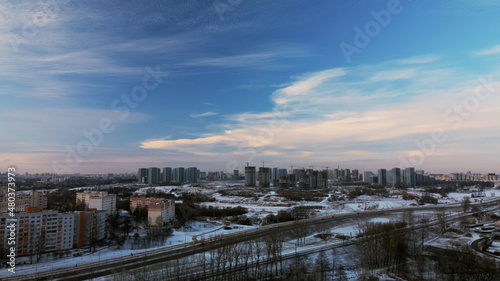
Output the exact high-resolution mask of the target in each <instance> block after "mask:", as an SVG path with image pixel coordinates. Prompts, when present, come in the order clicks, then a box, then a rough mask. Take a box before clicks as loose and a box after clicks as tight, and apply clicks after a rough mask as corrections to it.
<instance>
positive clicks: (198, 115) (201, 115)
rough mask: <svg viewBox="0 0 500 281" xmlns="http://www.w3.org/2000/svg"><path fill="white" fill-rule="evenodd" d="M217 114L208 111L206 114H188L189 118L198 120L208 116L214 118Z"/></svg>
mask: <svg viewBox="0 0 500 281" xmlns="http://www.w3.org/2000/svg"><path fill="white" fill-rule="evenodd" d="M217 114H219V113H218V112H211V111H208V112H205V113H199V114H195V113H193V114H190V115H189V116H190V117H192V118H200V117H208V116H214V115H217Z"/></svg>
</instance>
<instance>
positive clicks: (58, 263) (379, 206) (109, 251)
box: [0, 182, 500, 278]
mask: <svg viewBox="0 0 500 281" xmlns="http://www.w3.org/2000/svg"><path fill="white" fill-rule="evenodd" d="M139 186H142V185H139ZM90 188H92V187H88V189H90ZM150 188H151V187H145V186H143V187H141V188H139V189H138V190H137V191H136V195H142V194H145V193H146V190H147V189H150ZM235 188H241V189H244V188H243V187H242V186H241V184H240V183H230V184H228V183H225V182H216V183H213V184H211V185H209V186H207V187H204V188H201V187H195V186H191V185H184V186H159V187H154V189H157V190H161V191H163V192H166V193H171V194H174V195H176V196H178V195H179V194H181V193H183V192H201V193H205V194H208V195H210V196H213V197H214V198H216V202H206V203H203V204H204V205H207V206H214V207H236V206H242V207H245V208H247V209H248V211H249V213H248V214H247V215H248V216H249V217H251V216H257V217H259V218H263V217H265V216H267V215H268V214H271V213H273V214H277V213H278V211H280V210H286V209H290V208H292V207H297V206H315V207H317V209H315V210H316V215H323V216H330V215H335V214H345V213H356V212H363V211H367V210H384V209H393V208H402V207H405V208H410V207H411V208H415V209H417V210H418V206H416V205H417V204H415V203H416V202H415V200H403V199H402V196H401V195H400V194H392V195H391V196H390V198H381V197H378V196H360V197H358V198H356V199H354V200H347V198H346V197H343V198H344V201H330V200H329V198H330V197H331V196H332V195H336V196H338V195H339V194H338V192H337V193H334V192H329V193H328V194H326V196H325V197H324V199H323V200H321V201H319V202H316V201H300V202H295V201H290V200H287V199H286V198H283V197H280V196H279V195H278V193H277V191H276V190H275V189H272V188H271V189H269V190H267V191H259V192H256V193H255V194H254V195H255V196H252V197H242V196H235V195H231V196H227V195H226V196H224V195H221V193H219V191H220V190H221V189H222V190H224V189H227V190H229V189H232V190H234V189H235ZM79 189H81V188H79ZM408 193H410V194H412V195H415V196H421V195H422V191H419V190H410V191H409V192H408ZM496 193H498V194H499V195H500V192H498V191H497V192H496ZM485 195H486V197H484V198H478V199H479V200H488V199H491V198H492V197H495V196H496V194H495V191H494V190H487V191H485ZM433 196H438V197H439V198H438V199H439V203H440V204H441V203H443V204H452V203H460V202H462V200H463V199H464V197H471V193H470V192H467V193H450V194H449V195H448V196H447V197H444V198H443V197H441V196H440V195H437V194H433ZM389 220H390V219H389V218H383V217H382V218H375V219H373V220H372V221H373V222H387V221H389ZM223 226H224V225H223V224H222V222H216V221H204V222H199V221H197V222H192V223H190V224H189V225H188V226H187V227H185V228H184V229H180V230H176V231H174V233H173V236H171V237H169V238H168V239H166V240H165V243H164V245H163V246H161V247H169V246H175V245H179V244H183V243H185V242H191V241H193V239H194V240H201V239H207V238H210V237H212V236H216V235H221V234H226V233H231V232H238V231H242V230H246V229H250V228H255V227H258V226H257V225H255V226H242V225H233V224H231V225H229V226H230V227H231V228H232V229H231V230H225V229H223ZM331 232H332V233H334V234H342V235H345V236H355V235H356V234H357V233H358V227H357V225H356V223H355V222H353V224H352V225H342V226H338V227H335V228H332V229H331ZM455 238H456V237H455ZM455 238H453V237H452V238H450V239H455ZM322 242H323V241H322V240H321V239H319V238H316V237H314V235H311V236H309V237H308V238H307V243H306V245H308V246H311V247H314V246H318V244H321V243H322ZM436 243H438V244H442V243H444V242H443V241H436ZM287 244H288V247H287V248H286V250H287V251H291V250H292V249H293V250H295V245H294V243H293V241H289V242H288V243H287ZM157 248H159V247H157ZM492 249H500V246H499V245H497V244H495V245H494V247H492ZM78 251H82V250H78ZM142 251H144V250H131V245H130V244H129V243H126V244H125V245H124V246H123V247H122V248H121V249H117V248H116V246H114V247H104V248H101V249H98V251H97V252H95V253H92V254H90V253H88V252H86V253H84V255H83V256H78V257H73V256H72V255H70V256H69V257H66V256H65V257H63V258H56V259H55V258H53V256H52V254H50V253H49V254H47V255H45V256H44V257H43V258H42V260H41V262H39V263H38V264H33V265H32V264H25V265H19V266H17V267H16V272H17V274H27V273H34V272H36V271H42V270H50V269H53V268H60V267H67V266H76V265H77V264H82V263H88V262H99V261H102V260H105V259H113V258H116V257H119V256H128V255H131V254H134V253H139V252H142ZM17 261H18V262H27V261H29V258H26V257H24V258H18V259H17ZM9 274H11V273H9V272H7V270H1V271H0V278H1V277H5V276H9Z"/></svg>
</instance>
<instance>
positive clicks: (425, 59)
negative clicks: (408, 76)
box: [396, 55, 440, 64]
mask: <svg viewBox="0 0 500 281" xmlns="http://www.w3.org/2000/svg"><path fill="white" fill-rule="evenodd" d="M439 59H440V57H439V56H437V55H421V56H415V57H410V58H405V59H399V60H396V62H397V63H400V64H426V63H431V62H435V61H437V60H439Z"/></svg>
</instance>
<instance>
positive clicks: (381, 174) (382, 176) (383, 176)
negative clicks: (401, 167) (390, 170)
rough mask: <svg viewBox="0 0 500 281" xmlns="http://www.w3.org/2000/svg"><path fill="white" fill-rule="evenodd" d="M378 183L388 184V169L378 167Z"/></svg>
mask: <svg viewBox="0 0 500 281" xmlns="http://www.w3.org/2000/svg"><path fill="white" fill-rule="evenodd" d="M378 184H380V185H383V186H386V185H387V170H386V169H378Z"/></svg>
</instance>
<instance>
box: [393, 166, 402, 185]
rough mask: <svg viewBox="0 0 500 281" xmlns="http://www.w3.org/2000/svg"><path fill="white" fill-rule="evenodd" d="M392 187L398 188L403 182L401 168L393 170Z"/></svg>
mask: <svg viewBox="0 0 500 281" xmlns="http://www.w3.org/2000/svg"><path fill="white" fill-rule="evenodd" d="M391 173H392V185H394V186H398V185H400V184H401V182H402V175H401V168H392V170H391Z"/></svg>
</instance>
